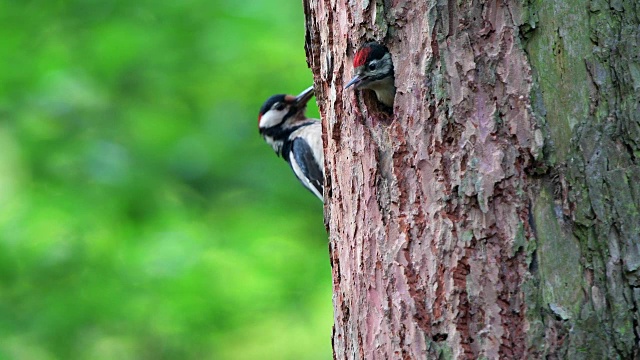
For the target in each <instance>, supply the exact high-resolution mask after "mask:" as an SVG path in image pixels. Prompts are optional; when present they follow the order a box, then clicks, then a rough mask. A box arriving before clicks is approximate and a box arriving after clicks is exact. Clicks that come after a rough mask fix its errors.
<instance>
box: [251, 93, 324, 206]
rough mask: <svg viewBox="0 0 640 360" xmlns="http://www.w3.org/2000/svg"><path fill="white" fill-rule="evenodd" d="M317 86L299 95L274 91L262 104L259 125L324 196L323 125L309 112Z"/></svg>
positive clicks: (300, 177) (307, 184) (302, 177)
mask: <svg viewBox="0 0 640 360" xmlns="http://www.w3.org/2000/svg"><path fill="white" fill-rule="evenodd" d="M312 96H313V86H311V87H310V88H308V89H306V90H305V91H303V92H302V93H300V94H299V95H298V96H293V95H284V94H279V95H273V96H272V97H270V98H269V99H267V101H266V102H265V103H264V104H263V105H262V108H260V115H259V116H258V128H259V129H260V134H261V135H262V137H263V138H264V139H265V141H266V142H267V143H268V144H269V145H271V147H272V148H273V150H274V151H275V152H276V154H277V155H278V156H281V157H282V158H283V159H284V160H285V161H286V162H288V163H289V165H290V166H291V169H292V170H293V172H294V174H295V175H296V177H297V178H298V180H300V182H301V183H302V185H304V187H306V188H307V189H309V190H310V191H311V192H312V193H314V194H315V195H316V196H317V197H318V198H319V199H320V200H322V201H324V199H323V182H324V153H323V150H322V125H321V123H320V121H319V120H317V119H309V118H307V117H306V116H305V110H306V108H307V102H308V101H309V99H311V97H312Z"/></svg>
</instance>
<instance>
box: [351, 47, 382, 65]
mask: <svg viewBox="0 0 640 360" xmlns="http://www.w3.org/2000/svg"><path fill="white" fill-rule="evenodd" d="M387 52H389V50H387V48H386V47H385V46H384V45H380V44H378V43H376V42H370V43H366V44H364V45H362V47H360V49H358V51H357V52H356V56H355V57H354V58H353V67H356V68H357V67H360V66H362V65H364V64H366V63H368V62H369V61H371V60H380V59H382V57H383V56H384V54H386V53H387Z"/></svg>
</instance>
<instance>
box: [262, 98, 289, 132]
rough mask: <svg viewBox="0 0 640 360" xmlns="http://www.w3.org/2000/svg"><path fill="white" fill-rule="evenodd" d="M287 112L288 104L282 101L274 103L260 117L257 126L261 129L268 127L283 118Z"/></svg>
mask: <svg viewBox="0 0 640 360" xmlns="http://www.w3.org/2000/svg"><path fill="white" fill-rule="evenodd" d="M288 112H289V106H286V105H284V104H283V103H275V104H274V105H273V107H272V108H271V110H269V111H267V112H266V113H265V114H263V115H262V116H261V117H260V122H259V124H258V126H259V127H260V128H261V129H268V128H270V127H273V126H276V125H278V124H280V123H281V122H282V121H283V120H284V117H285V116H286V115H287V113H288Z"/></svg>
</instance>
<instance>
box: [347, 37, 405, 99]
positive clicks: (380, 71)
mask: <svg viewBox="0 0 640 360" xmlns="http://www.w3.org/2000/svg"><path fill="white" fill-rule="evenodd" d="M353 68H354V73H355V76H354V77H353V79H351V81H349V82H348V83H347V85H346V86H345V87H344V88H345V89H346V88H348V87H349V86H351V85H355V88H356V89H369V90H373V91H375V93H376V97H377V98H378V101H380V102H381V103H383V104H385V105H386V106H388V107H393V98H394V97H395V96H396V87H395V85H394V84H393V81H394V74H393V61H392V60H391V54H390V53H389V49H387V47H386V46H384V45H381V44H378V43H376V42H370V43H366V44H364V45H362V47H360V49H358V51H357V52H356V55H355V56H354V58H353Z"/></svg>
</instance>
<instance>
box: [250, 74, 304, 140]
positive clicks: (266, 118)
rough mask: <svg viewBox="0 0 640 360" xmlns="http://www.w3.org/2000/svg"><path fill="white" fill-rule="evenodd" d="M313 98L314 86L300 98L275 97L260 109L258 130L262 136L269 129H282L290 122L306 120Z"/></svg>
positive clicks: (282, 95)
mask: <svg viewBox="0 0 640 360" xmlns="http://www.w3.org/2000/svg"><path fill="white" fill-rule="evenodd" d="M312 97H313V86H311V87H309V88H308V89H305V90H304V91H303V92H301V93H300V94H299V95H298V96H293V95H285V94H278V95H273V96H272V97H270V98H269V99H267V101H265V103H264V104H262V107H261V108H260V114H259V115H258V128H259V129H260V133H261V134H263V135H264V134H265V132H268V130H269V129H276V128H281V127H283V125H285V123H289V122H291V121H290V120H298V119H304V118H305V115H304V112H305V109H306V108H307V102H308V101H309V99H311V98H312Z"/></svg>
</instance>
